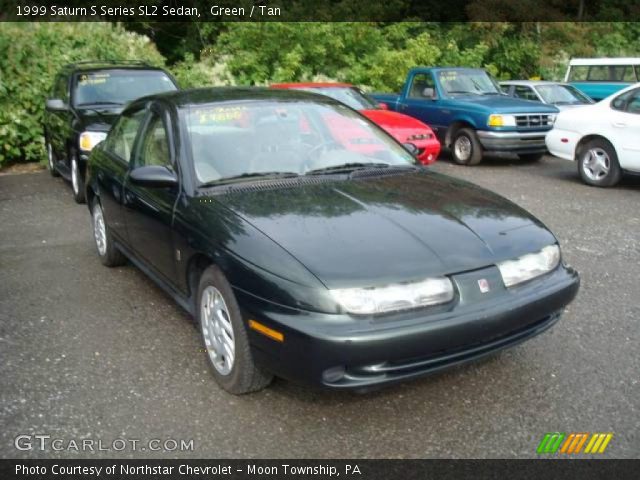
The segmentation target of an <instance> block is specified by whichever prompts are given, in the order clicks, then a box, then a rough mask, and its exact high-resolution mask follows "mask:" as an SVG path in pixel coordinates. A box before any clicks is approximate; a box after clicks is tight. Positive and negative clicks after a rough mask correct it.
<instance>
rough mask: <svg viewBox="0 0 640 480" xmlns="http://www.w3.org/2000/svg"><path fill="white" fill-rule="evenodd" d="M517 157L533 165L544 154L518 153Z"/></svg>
mask: <svg viewBox="0 0 640 480" xmlns="http://www.w3.org/2000/svg"><path fill="white" fill-rule="evenodd" d="M518 157H519V158H520V160H522V161H523V162H528V163H535V162H538V161H540V160H541V159H542V157H544V153H520V154H518Z"/></svg>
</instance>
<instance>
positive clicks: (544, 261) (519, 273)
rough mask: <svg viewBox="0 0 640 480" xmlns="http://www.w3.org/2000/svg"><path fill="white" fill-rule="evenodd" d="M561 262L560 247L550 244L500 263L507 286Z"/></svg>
mask: <svg viewBox="0 0 640 480" xmlns="http://www.w3.org/2000/svg"><path fill="white" fill-rule="evenodd" d="M559 263H560V247H558V245H549V246H548V247H544V248H543V249H542V250H540V251H539V252H537V253H529V254H527V255H523V256H521V257H519V258H516V259H515V260H507V261H505V262H501V263H498V265H497V266H498V269H500V274H501V275H502V281H503V282H504V285H505V286H506V287H512V286H514V285H518V284H520V283H522V282H526V281H527V280H531V279H533V278H536V277H539V276H540V275H544V274H545V273H548V272H550V271H552V270H553V269H555V268H556V267H557V266H558V264H559Z"/></svg>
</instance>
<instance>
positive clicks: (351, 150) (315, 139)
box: [181, 100, 415, 185]
mask: <svg viewBox="0 0 640 480" xmlns="http://www.w3.org/2000/svg"><path fill="white" fill-rule="evenodd" d="M181 112H182V113H181V116H182V118H183V122H184V124H185V127H186V131H187V133H188V136H189V140H188V142H187V143H188V145H189V146H190V148H191V157H192V159H193V166H194V170H195V174H196V177H197V180H198V182H199V184H200V185H202V184H210V183H222V182H225V181H236V180H243V179H247V178H248V177H252V176H282V175H287V176H297V175H315V174H326V173H334V172H342V171H349V170H353V169H360V168H370V167H371V166H379V167H386V166H404V167H412V166H413V165H414V164H415V159H414V158H413V156H412V155H411V154H410V153H409V152H407V151H406V150H405V149H404V148H403V147H402V146H401V145H399V144H398V143H396V142H395V141H394V140H393V139H392V138H391V137H389V136H388V135H387V134H386V133H384V132H383V131H382V130H381V129H380V128H379V127H377V126H375V125H374V124H373V123H371V122H370V121H368V120H367V119H365V118H363V117H362V116H360V115H359V114H358V113H356V112H354V111H353V110H351V109H349V108H347V107H346V106H344V105H340V104H336V103H333V102H331V103H322V102H310V101H299V100H296V101H243V102H225V103H218V104H208V105H191V106H187V107H183V109H182V111H181Z"/></svg>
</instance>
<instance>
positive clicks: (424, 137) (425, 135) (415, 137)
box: [407, 133, 433, 142]
mask: <svg viewBox="0 0 640 480" xmlns="http://www.w3.org/2000/svg"><path fill="white" fill-rule="evenodd" d="M430 138H433V135H432V134H430V133H418V134H416V135H409V136H408V137H407V142H412V141H414V140H429V139H430Z"/></svg>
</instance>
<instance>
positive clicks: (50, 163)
mask: <svg viewBox="0 0 640 480" xmlns="http://www.w3.org/2000/svg"><path fill="white" fill-rule="evenodd" d="M56 162H57V160H56V154H55V153H53V147H52V146H51V142H50V141H49V140H47V167H48V168H49V173H50V174H51V176H52V177H59V176H60V173H59V172H58V170H56Z"/></svg>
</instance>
